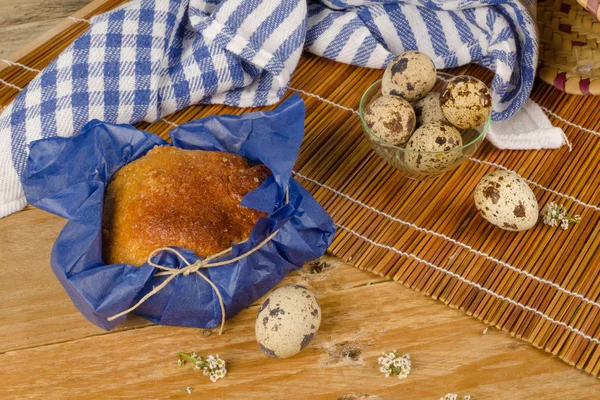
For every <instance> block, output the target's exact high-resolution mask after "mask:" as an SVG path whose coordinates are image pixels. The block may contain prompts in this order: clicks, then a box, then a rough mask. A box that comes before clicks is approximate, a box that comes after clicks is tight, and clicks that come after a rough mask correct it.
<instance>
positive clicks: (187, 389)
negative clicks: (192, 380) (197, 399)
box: [185, 386, 194, 394]
mask: <svg viewBox="0 0 600 400" xmlns="http://www.w3.org/2000/svg"><path fill="white" fill-rule="evenodd" d="M193 390H194V389H192V388H191V387H189V386H188V387H186V388H185V391H186V392H187V394H192V391H193Z"/></svg>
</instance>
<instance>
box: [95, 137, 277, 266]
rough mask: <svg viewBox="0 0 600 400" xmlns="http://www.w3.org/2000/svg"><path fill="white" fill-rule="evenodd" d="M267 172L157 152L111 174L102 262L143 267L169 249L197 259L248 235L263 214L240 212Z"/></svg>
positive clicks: (224, 158) (214, 157)
mask: <svg viewBox="0 0 600 400" xmlns="http://www.w3.org/2000/svg"><path fill="white" fill-rule="evenodd" d="M269 174H270V171H269V170H268V169H267V168H266V167H265V166H263V165H257V166H254V167H249V165H248V163H247V161H246V160H245V159H244V158H242V157H240V156H236V155H233V154H229V153H221V152H211V151H202V150H182V149H179V148H177V147H171V146H165V147H155V148H154V149H152V150H150V151H149V152H148V154H146V155H145V156H144V157H142V158H140V159H138V160H136V161H134V162H132V163H130V164H128V165H126V166H124V167H123V168H121V169H120V170H119V171H117V173H116V174H115V175H114V176H113V178H112V180H111V182H110V184H109V185H108V188H107V190H106V194H105V197H104V215H103V230H102V238H103V256H104V261H105V262H106V263H107V264H116V263H127V264H132V265H138V266H139V265H142V264H144V263H145V262H146V259H147V257H148V254H149V253H150V252H151V251H152V250H154V249H156V248H158V247H165V246H179V247H185V248H188V249H191V250H193V251H194V252H195V253H196V254H197V255H198V256H200V257H207V256H209V255H211V254H214V253H217V252H219V251H222V250H225V249H227V248H228V247H230V246H231V244H232V243H233V242H240V241H242V240H244V239H246V238H248V236H249V235H250V232H251V230H252V227H253V226H254V224H255V223H256V221H257V220H258V218H259V217H261V216H264V215H266V214H264V213H262V212H260V211H256V210H252V209H249V208H246V207H242V206H240V201H241V200H242V198H243V197H244V195H246V193H248V192H250V191H252V190H254V189H256V188H257V187H258V186H259V185H260V184H261V183H262V182H263V181H264V180H265V179H266V177H267V176H268V175H269Z"/></svg>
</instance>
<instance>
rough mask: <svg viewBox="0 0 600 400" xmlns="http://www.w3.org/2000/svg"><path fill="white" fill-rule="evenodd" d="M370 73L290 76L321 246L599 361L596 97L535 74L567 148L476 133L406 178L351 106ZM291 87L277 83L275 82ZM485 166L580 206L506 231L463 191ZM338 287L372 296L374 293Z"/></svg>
mask: <svg viewBox="0 0 600 400" xmlns="http://www.w3.org/2000/svg"><path fill="white" fill-rule="evenodd" d="M122 3H123V2H122V1H103V0H98V1H96V2H94V3H92V4H91V5H90V6H88V7H86V9H85V10H84V11H82V12H80V13H77V14H76V17H77V18H83V19H87V18H90V17H91V16H93V15H96V14H98V13H101V12H105V11H107V10H109V9H111V8H113V7H116V6H118V5H119V4H122ZM86 28H87V23H86V22H85V21H81V20H72V19H70V20H68V21H65V23H64V24H62V25H61V28H60V30H58V31H57V32H56V35H55V36H53V37H51V38H50V39H49V41H48V42H46V43H44V44H42V45H41V46H39V47H37V48H35V49H30V51H27V52H24V53H23V54H22V56H20V57H19V58H18V59H14V60H13V61H17V62H19V63H21V64H23V65H25V66H28V67H29V68H33V69H34V70H28V69H25V68H23V66H20V65H13V66H8V67H6V68H4V69H2V70H0V79H2V80H3V81H4V82H5V83H8V84H9V85H14V86H16V87H23V86H25V85H26V84H27V83H28V82H29V81H30V80H31V79H32V78H33V77H34V76H35V75H36V73H37V71H35V70H37V69H42V68H43V67H44V66H45V65H47V64H48V63H49V62H50V61H51V60H52V59H53V58H54V57H56V55H58V54H59V53H60V51H61V50H62V49H64V48H65V47H66V46H67V45H68V44H69V43H71V42H72V41H73V40H74V39H75V38H76V37H77V36H78V35H80V34H81V33H83V32H84V31H85V30H86ZM452 72H455V73H467V74H471V75H474V76H477V77H479V78H481V79H483V80H486V81H488V82H489V81H490V80H491V77H492V74H491V72H489V71H487V70H485V69H483V68H480V67H477V66H467V67H464V68H460V69H457V70H456V71H452ZM381 74H382V72H381V71H378V70H371V69H365V68H357V67H352V66H349V65H344V64H339V63H335V62H332V61H328V60H325V59H320V58H317V57H314V56H310V55H305V56H303V57H302V60H301V62H300V64H299V66H298V69H297V71H296V72H295V74H294V77H293V80H292V84H291V87H292V88H294V89H296V90H297V91H300V92H301V93H302V94H301V95H302V96H303V97H304V98H305V101H306V108H307V118H306V137H305V140H304V143H303V146H302V149H301V152H300V157H299V159H298V162H297V164H296V168H295V171H296V173H297V176H296V177H297V179H298V180H299V181H300V182H301V183H303V184H304V185H305V186H306V187H307V188H308V189H309V190H310V191H311V192H312V193H313V195H314V196H315V198H316V199H317V200H318V201H319V202H320V203H321V204H322V205H323V206H324V207H325V208H326V209H327V210H328V211H329V213H330V214H331V215H332V217H333V218H334V220H335V222H336V223H337V224H338V225H339V227H340V228H339V231H338V234H337V235H336V238H335V241H334V243H333V245H332V246H331V247H330V251H331V253H332V254H334V255H336V256H338V257H340V258H342V259H344V260H346V261H348V262H350V263H352V264H354V265H356V266H357V267H358V268H361V269H365V270H369V271H372V272H374V273H376V274H379V275H382V276H385V277H388V278H390V279H394V280H397V281H399V282H402V283H403V284H404V285H406V286H408V287H411V288H414V289H415V290H417V291H419V292H422V293H424V294H426V295H428V296H431V297H433V298H437V299H439V300H440V301H443V302H444V303H446V304H448V305H450V306H452V307H455V308H460V309H461V310H464V311H465V312H466V313H468V314H470V315H473V316H475V317H477V318H478V319H480V320H483V321H485V322H486V323H488V324H490V325H493V326H496V327H498V328H501V329H504V330H506V331H508V332H510V333H511V334H513V335H515V336H517V337H519V338H522V339H523V340H526V341H528V342H530V343H532V344H533V345H535V346H536V347H539V348H543V349H544V350H545V351H548V352H551V353H552V354H555V355H558V356H559V357H560V358H561V359H563V360H564V361H566V362H568V363H569V364H571V365H575V366H577V367H578V368H582V369H584V370H585V371H587V372H589V373H591V374H593V375H598V374H599V373H600V345H599V343H600V339H599V338H600V328H599V327H600V305H599V304H598V298H599V296H600V251H599V247H600V224H598V221H599V220H600V207H599V205H600V174H599V173H598V167H599V162H598V160H599V159H600V136H599V134H598V133H597V131H598V130H599V129H600V118H598V116H597V114H598V113H597V111H598V110H599V109H600V98H598V97H581V96H571V95H567V94H564V93H562V92H559V91H558V90H556V89H555V88H553V87H551V86H549V85H546V84H544V83H541V82H536V86H535V89H534V92H533V95H532V98H533V99H534V100H535V101H536V102H537V103H538V104H540V105H542V106H544V107H546V108H547V109H548V111H549V112H553V113H555V115H556V116H557V118H554V119H553V120H554V122H555V123H556V124H557V125H558V126H561V127H563V129H564V130H565V132H566V134H567V136H568V137H569V139H570V141H571V142H572V144H573V151H572V152H569V150H568V149H567V147H566V146H565V147H563V148H562V149H560V150H553V151H527V152H525V151H499V150H497V149H495V148H494V147H493V146H492V145H490V144H489V143H487V142H486V143H485V144H484V145H483V146H482V148H481V149H480V150H479V151H478V152H477V153H476V155H475V157H474V158H473V159H471V160H470V161H467V162H465V163H464V164H463V165H462V166H461V167H460V168H458V169H457V170H456V171H454V172H451V173H447V174H445V175H444V176H442V177H441V178H439V179H437V180H433V181H426V182H416V181H413V180H410V179H407V178H405V177H403V175H402V174H401V173H400V172H398V171H396V170H394V169H393V168H392V167H390V166H388V165H387V164H386V163H385V162H383V161H382V160H381V159H379V158H378V157H377V156H376V155H375V154H374V153H373V151H371V149H370V148H369V145H368V143H367V141H366V140H364V139H363V137H362V131H361V127H360V121H359V118H358V117H357V116H356V113H355V112H353V110H355V109H356V108H357V107H358V104H359V99H360V97H361V95H362V93H363V92H364V90H366V89H367V87H368V86H369V85H370V84H371V83H372V82H373V81H375V80H376V79H378V78H379V77H380V76H381ZM9 85H6V84H4V83H2V82H0V106H3V107H5V106H6V105H7V104H9V102H10V101H11V100H12V99H13V98H14V97H15V96H16V95H17V94H18V92H19V91H18V89H17V88H15V87H12V86H9ZM293 93H294V90H289V91H288V93H287V96H290V95H292V94H293ZM270 108H273V107H270ZM248 111H250V110H249V109H235V108H230V107H226V106H220V105H214V106H203V105H197V106H191V107H188V108H186V109H185V110H181V111H179V112H177V113H175V114H173V115H170V116H167V117H166V118H165V119H164V120H162V121H158V122H156V123H153V124H149V123H141V124H138V127H139V128H140V129H145V130H147V131H149V132H152V133H156V134H158V135H160V136H162V137H163V138H167V137H168V130H169V129H171V128H172V125H173V124H181V123H184V122H186V121H189V120H192V119H196V118H201V117H203V116H207V115H212V114H240V113H242V112H248ZM559 118H564V119H566V120H568V121H571V124H567V123H565V122H563V121H562V120H561V119H559ZM572 124H578V125H580V127H579V128H577V127H575V126H572ZM496 168H508V169H510V170H513V171H515V172H517V173H519V174H520V175H521V176H523V177H524V178H526V179H528V180H529V182H530V184H531V185H532V188H533V189H534V193H535V194H536V196H537V198H538V200H539V203H540V206H541V207H543V206H544V205H545V204H546V203H548V202H550V201H556V202H558V203H561V204H564V205H565V206H566V207H567V208H568V209H569V211H570V212H571V213H572V214H581V216H582V222H581V224H580V225H579V226H576V227H574V228H570V229H569V230H567V231H562V230H560V229H559V228H556V227H555V228H550V227H546V226H543V225H538V226H536V227H535V228H534V229H532V230H530V231H527V232H521V233H513V232H507V231H502V230H500V229H498V228H495V227H494V226H492V225H491V224H489V223H487V222H485V221H484V220H483V219H482V217H481V216H479V215H478V213H477V211H476V209H475V206H474V204H473V199H472V193H473V189H474V187H475V185H476V184H477V183H478V181H479V179H480V178H481V177H482V176H483V175H484V174H486V173H487V172H490V171H492V170H494V169H496ZM348 301H369V302H372V303H373V305H374V306H375V307H376V306H377V299H348ZM423 316H424V317H426V310H424V315H423ZM389 318H393V316H389Z"/></svg>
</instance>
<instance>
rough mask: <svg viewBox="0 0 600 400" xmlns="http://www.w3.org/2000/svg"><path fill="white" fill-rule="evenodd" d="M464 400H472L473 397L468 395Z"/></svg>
mask: <svg viewBox="0 0 600 400" xmlns="http://www.w3.org/2000/svg"><path fill="white" fill-rule="evenodd" d="M463 400H471V395H470V394H468V395H466V396H464V397H463Z"/></svg>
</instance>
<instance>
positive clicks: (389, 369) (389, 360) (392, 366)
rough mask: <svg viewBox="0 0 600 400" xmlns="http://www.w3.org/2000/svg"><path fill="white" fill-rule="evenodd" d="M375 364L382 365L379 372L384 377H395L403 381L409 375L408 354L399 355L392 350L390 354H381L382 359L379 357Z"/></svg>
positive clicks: (409, 363)
mask: <svg viewBox="0 0 600 400" xmlns="http://www.w3.org/2000/svg"><path fill="white" fill-rule="evenodd" d="M377 362H378V363H379V364H381V365H382V366H381V367H380V368H379V371H380V372H382V373H384V374H385V376H386V377H388V376H390V375H397V376H398V378H399V379H403V378H406V377H407V376H408V374H410V366H411V362H410V354H400V353H398V352H397V351H396V350H394V351H393V352H391V353H383V357H379V359H378V360H377Z"/></svg>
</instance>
